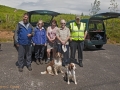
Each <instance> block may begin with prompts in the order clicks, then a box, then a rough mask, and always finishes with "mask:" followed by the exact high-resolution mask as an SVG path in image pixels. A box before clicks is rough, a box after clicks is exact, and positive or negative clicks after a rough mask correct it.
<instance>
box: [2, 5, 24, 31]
mask: <svg viewBox="0 0 120 90" xmlns="http://www.w3.org/2000/svg"><path fill="white" fill-rule="evenodd" d="M25 12H26V11H24V10H20V9H16V8H11V7H8V6H4V5H0V30H4V29H5V30H6V29H7V30H12V29H14V28H15V25H16V22H18V21H19V20H20V19H21V17H22V15H23V13H25Z"/></svg>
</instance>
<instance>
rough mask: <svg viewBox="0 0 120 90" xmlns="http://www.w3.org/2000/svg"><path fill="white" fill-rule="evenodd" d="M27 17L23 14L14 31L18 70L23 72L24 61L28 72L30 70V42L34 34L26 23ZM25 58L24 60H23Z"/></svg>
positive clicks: (30, 26)
mask: <svg viewBox="0 0 120 90" xmlns="http://www.w3.org/2000/svg"><path fill="white" fill-rule="evenodd" d="M28 18H29V15H28V14H27V13H25V14H24V15H23V20H22V21H20V22H19V23H18V24H17V27H16V30H15V44H16V46H17V47H18V70H19V72H22V71H23V67H24V65H25V62H24V60H26V62H27V68H28V70H29V71H31V70H32V68H31V55H32V54H31V40H32V36H33V34H34V32H33V27H32V25H31V24H30V23H29V22H28ZM25 57H26V58H25Z"/></svg>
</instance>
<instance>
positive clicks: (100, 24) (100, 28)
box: [96, 23, 103, 31]
mask: <svg viewBox="0 0 120 90" xmlns="http://www.w3.org/2000/svg"><path fill="white" fill-rule="evenodd" d="M96 26H97V30H102V31H103V24H102V23H97V24H96Z"/></svg>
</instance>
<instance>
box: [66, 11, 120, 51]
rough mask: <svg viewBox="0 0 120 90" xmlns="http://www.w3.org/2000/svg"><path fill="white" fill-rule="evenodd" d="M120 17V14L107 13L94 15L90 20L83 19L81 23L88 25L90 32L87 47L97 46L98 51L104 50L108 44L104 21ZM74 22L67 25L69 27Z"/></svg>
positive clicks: (86, 42) (86, 40)
mask: <svg viewBox="0 0 120 90" xmlns="http://www.w3.org/2000/svg"><path fill="white" fill-rule="evenodd" d="M119 16H120V13H115V12H106V13H100V14H96V15H93V16H91V17H90V18H89V19H81V22H84V23H86V30H87V31H88V34H87V37H86V39H85V47H88V46H92V45H95V47H96V48H98V49H100V48H102V46H103V45H104V44H106V43H107V37H106V28H105V24H104V20H107V19H111V18H118V17H119ZM73 21H75V20H71V21H69V22H67V24H66V25H67V26H69V24H70V23H71V22H73Z"/></svg>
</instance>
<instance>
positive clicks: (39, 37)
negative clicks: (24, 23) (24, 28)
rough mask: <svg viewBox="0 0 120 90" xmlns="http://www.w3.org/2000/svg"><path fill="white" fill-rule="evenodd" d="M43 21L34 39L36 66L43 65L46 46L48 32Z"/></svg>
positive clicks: (38, 24)
mask: <svg viewBox="0 0 120 90" xmlns="http://www.w3.org/2000/svg"><path fill="white" fill-rule="evenodd" d="M43 25H44V23H43V21H42V20H39V21H38V23H37V26H36V27H35V30H34V36H33V38H32V40H33V45H34V46H35V59H36V64H37V65H39V64H43V62H42V61H43V56H44V51H45V46H46V30H45V29H44V28H43Z"/></svg>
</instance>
